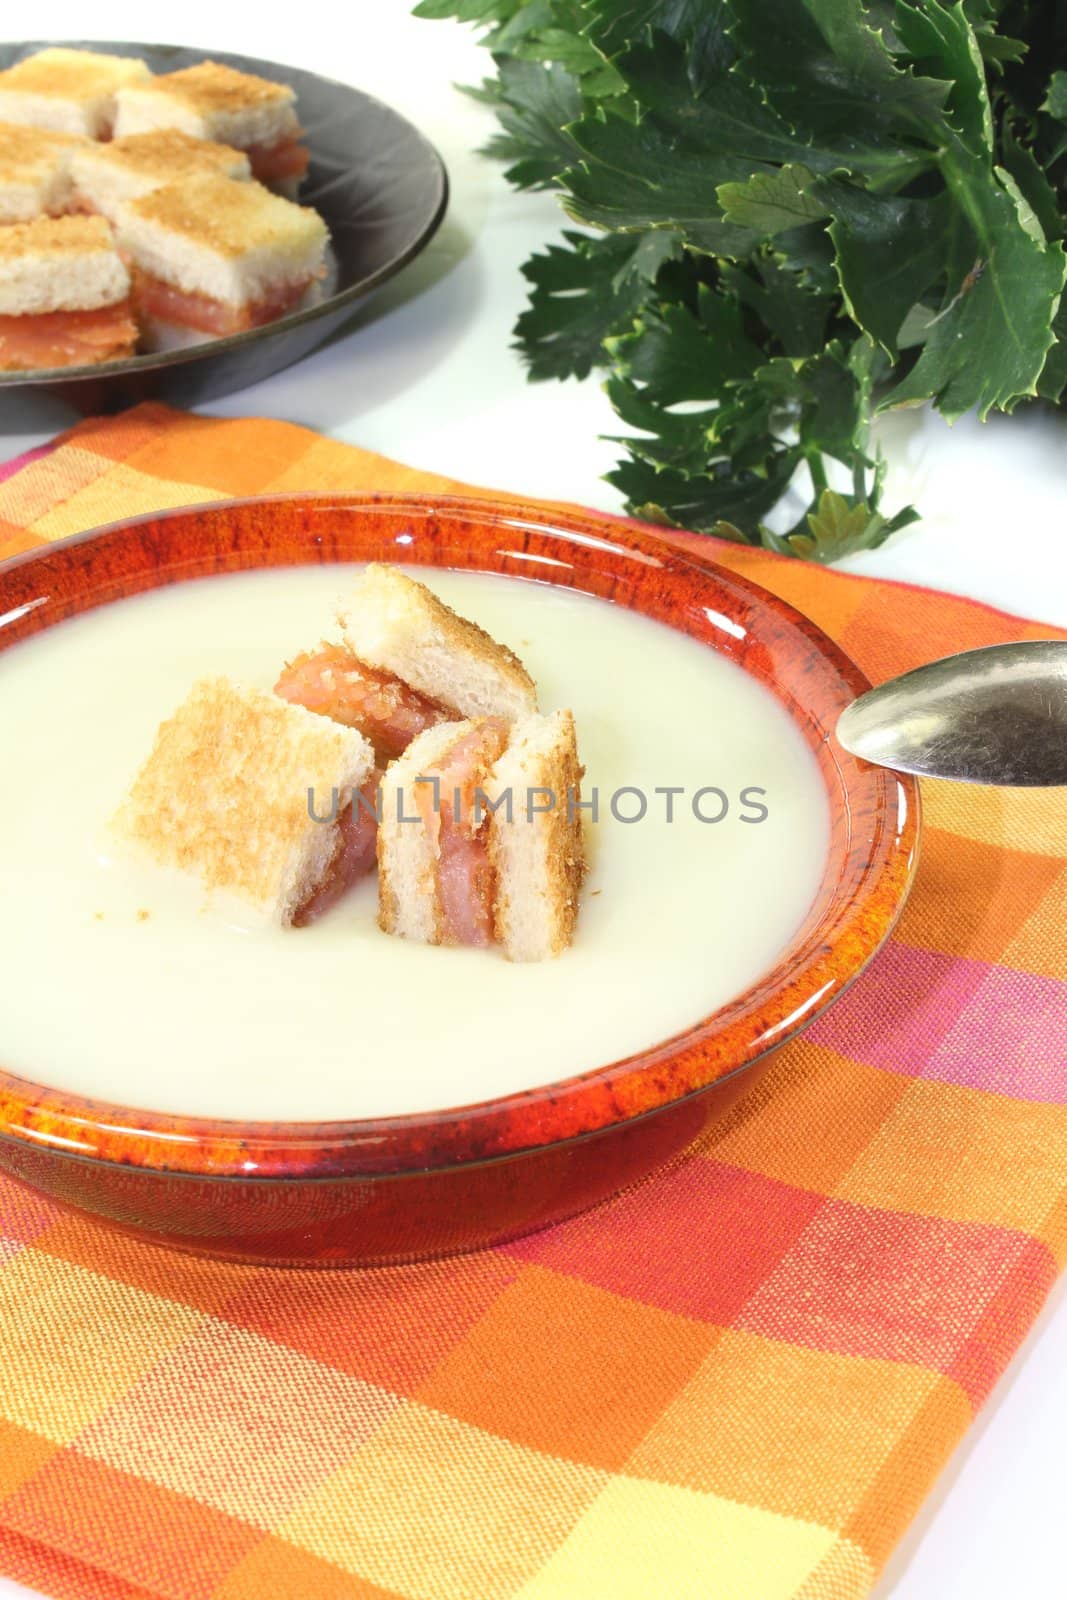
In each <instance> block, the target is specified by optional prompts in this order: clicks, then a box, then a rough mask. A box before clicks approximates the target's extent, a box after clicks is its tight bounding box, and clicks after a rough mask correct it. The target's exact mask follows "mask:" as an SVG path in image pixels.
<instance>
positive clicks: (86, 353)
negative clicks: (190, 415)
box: [0, 216, 137, 372]
mask: <svg viewBox="0 0 1067 1600" xmlns="http://www.w3.org/2000/svg"><path fill="white" fill-rule="evenodd" d="M136 346H137V324H136V323H135V322H134V320H133V317H132V315H131V312H130V279H129V274H128V273H127V271H126V268H125V266H124V265H123V263H122V259H121V257H120V256H119V253H118V251H117V250H116V249H115V243H114V240H113V239H112V237H111V230H110V228H109V227H108V225H107V223H106V222H105V221H104V219H103V217H76V216H71V217H38V218H36V219H35V220H34V221H33V222H16V223H13V224H12V225H11V226H10V227H7V228H0V368H3V369H5V370H6V371H9V372H10V371H19V372H32V371H37V370H42V369H46V368H52V367H71V366H87V365H94V364H96V363H97V362H100V361H114V360H118V359H119V358H121V357H123V356H129V355H132V354H133V353H134V350H135V349H136Z"/></svg>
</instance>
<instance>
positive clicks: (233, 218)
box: [116, 174, 329, 306]
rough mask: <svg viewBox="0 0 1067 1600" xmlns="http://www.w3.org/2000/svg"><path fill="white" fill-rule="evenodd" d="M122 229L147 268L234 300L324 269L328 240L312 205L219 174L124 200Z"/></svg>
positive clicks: (122, 237) (123, 239) (187, 287)
mask: <svg viewBox="0 0 1067 1600" xmlns="http://www.w3.org/2000/svg"><path fill="white" fill-rule="evenodd" d="M116 236H117V238H118V242H119V245H120V247H121V248H122V249H123V250H125V251H126V252H127V253H128V255H129V257H130V259H131V260H132V261H133V263H134V265H135V266H136V267H137V268H138V269H139V270H140V271H141V272H144V273H146V274H148V275H149V276H151V277H153V278H157V279H159V280H160V281H161V282H163V283H165V284H169V285H171V286H172V287H174V288H175V289H178V290H179V291H181V292H182V293H183V294H198V295H204V296H206V297H207V298H208V299H211V300H218V301H220V302H222V303H223V304H225V305H230V306H244V305H247V304H248V303H249V302H253V301H257V300H261V299H264V298H267V297H269V295H270V294H271V293H272V292H273V291H277V290H279V289H281V288H283V287H285V286H288V285H292V284H300V283H305V282H310V281H311V280H313V279H315V278H317V277H319V276H321V274H322V273H323V271H324V270H325V265H324V264H325V256H326V246H327V243H328V242H329V234H328V232H327V229H326V224H325V223H324V222H323V220H322V218H321V217H320V216H319V215H318V213H317V212H315V211H312V210H311V209H310V208H309V207H307V206H298V205H294V204H293V203H292V201H291V200H283V199H281V197H280V196H279V195H276V194H271V193H270V191H269V190H268V189H264V188H263V186H262V184H259V183H255V182H250V183H238V182H235V181H234V180H233V179H232V178H223V177H219V176H217V175H214V174H208V175H204V176H202V177H197V178H190V179H189V180H188V181H187V182H186V183H182V184H178V185H172V186H171V187H169V188H166V189H156V190H154V191H153V192H152V193H151V194H146V195H144V196H142V197H141V198H140V199H139V200H133V201H131V202H130V203H129V204H128V205H126V206H123V207H122V209H121V212H120V213H119V217H118V221H117V223H116Z"/></svg>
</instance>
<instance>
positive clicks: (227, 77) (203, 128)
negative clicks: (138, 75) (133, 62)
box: [115, 61, 300, 150]
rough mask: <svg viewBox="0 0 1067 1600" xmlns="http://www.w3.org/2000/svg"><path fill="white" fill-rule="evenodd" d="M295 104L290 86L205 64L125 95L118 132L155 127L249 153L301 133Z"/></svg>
mask: <svg viewBox="0 0 1067 1600" xmlns="http://www.w3.org/2000/svg"><path fill="white" fill-rule="evenodd" d="M295 102H296V96H295V94H294V93H293V91H292V89H290V88H289V86H288V84H283V83H273V82H271V81H270V80H269V79H267V78H259V77H256V76H255V75H254V74H253V73H250V72H238V71H237V70H236V69H235V68H234V67H227V66H223V65H222V64H221V63H219V62H217V61H202V62H200V64H199V65H198V66H195V67H183V68H182V69H181V71H180V72H165V73H161V74H160V75H159V76H158V77H156V78H153V79H152V80H151V82H150V83H145V84H135V85H132V86H131V87H130V88H128V89H126V90H124V91H123V92H122V93H121V94H120V95H119V100H118V116H117V121H116V126H115V133H116V135H117V137H119V138H124V137H125V136H126V134H129V133H147V132H150V131H151V130H152V129H155V128H180V129H181V130H182V132H183V133H188V134H191V135H192V137H193V138H194V139H215V140H217V141H218V142H219V143H220V144H229V145H235V146H236V147H237V148H238V149H241V150H248V149H250V148H252V146H254V145H266V146H270V145H275V144H279V143H281V142H282V141H283V140H285V139H290V138H295V137H296V136H297V135H298V134H299V132H300V125H299V123H298V122H297V119H296V111H295V109H294V108H295Z"/></svg>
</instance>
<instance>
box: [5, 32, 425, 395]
mask: <svg viewBox="0 0 1067 1600" xmlns="http://www.w3.org/2000/svg"><path fill="white" fill-rule="evenodd" d="M47 44H63V45H66V46H68V47H70V48H73V49H85V50H100V51H105V52H107V53H109V54H111V55H120V56H140V57H141V58H142V59H143V60H144V61H147V63H148V65H149V66H150V67H151V69H152V71H153V72H175V71H177V70H178V68H180V67H189V66H193V65H194V64H195V63H196V62H199V61H203V60H204V59H205V58H206V57H210V58H211V60H213V61H221V62H225V63H226V64H227V65H228V66H231V67H237V68H239V69H240V70H241V71H243V72H254V73H256V74H257V75H258V76H259V77H261V78H273V79H274V80H275V81H276V82H278V83H286V84H288V85H289V86H290V87H291V88H293V89H295V91H296V95H297V114H298V116H299V117H300V121H301V123H302V124H303V127H304V129H305V130H306V134H307V142H308V145H309V148H310V151H311V167H310V170H309V172H308V176H307V179H306V180H305V183H304V185H303V188H302V189H301V192H300V199H301V202H302V203H303V204H305V205H309V206H314V207H315V209H316V210H317V211H319V212H321V213H322V216H323V217H324V219H325V221H326V224H327V226H328V228H329V230H330V233H331V234H332V236H333V251H334V255H335V257H336V287H335V288H334V291H333V293H331V294H330V295H329V297H328V298H326V299H324V300H322V301H321V302H320V303H319V304H318V305H316V306H312V307H310V308H308V309H306V310H302V311H297V312H294V313H293V314H292V315H290V316H287V317H281V318H279V320H278V321H277V322H272V323H270V324H269V325H268V326H267V327H265V328H255V329H253V330H252V331H251V332H249V333H238V334H232V335H231V336H230V337H229V338H225V339H213V340H211V341H210V342H209V343H207V344H203V345H197V346H194V347H193V348H191V349H187V350H175V351H169V352H167V353H165V354H158V355H145V356H133V357H132V358H131V359H129V360H127V361H109V362H107V363H106V364H104V365H102V366H92V367H63V368H57V369H53V370H52V371H49V372H34V373H26V372H12V373H0V395H3V394H4V393H5V392H9V391H10V390H12V389H27V388H28V389H33V390H43V391H46V392H48V393H50V394H53V395H58V396H59V397H60V398H61V399H63V400H65V401H67V402H68V403H69V404H71V405H73V406H75V407H76V408H77V409H78V410H79V411H82V412H85V413H89V412H99V411H117V410H120V409H121V408H122V407H123V406H127V405H133V404H135V403H136V402H137V401H139V400H147V399H156V400H166V401H169V402H170V403H171V404H173V405H178V406H190V405H197V404H199V403H200V402H201V401H204V400H209V399H211V398H213V397H214V396H217V395H222V394H230V393H232V392H233V390H235V389H244V388H247V387H248V385H249V384H253V383H258V382H259V381H260V380H261V379H262V378H266V377H269V376H270V374H271V373H272V372H279V371H280V370H281V369H282V368H283V367H289V366H292V364H293V362H294V361H300V360H301V359H302V358H303V357H304V356H306V355H308V354H309V353H310V352H311V351H312V350H314V349H315V348H316V347H317V346H318V345H320V344H322V343H323V342H324V340H326V339H327V338H329V336H330V334H331V333H333V332H334V331H335V330H336V329H337V328H339V327H340V326H341V324H342V323H343V322H344V321H345V320H346V319H347V318H348V317H350V316H351V314H352V311H353V307H354V305H355V303H356V302H357V301H358V300H360V299H361V298H362V297H363V296H364V295H366V294H367V293H369V291H370V290H371V289H374V288H376V287H377V285H378V284H380V283H384V282H385V280H386V279H387V278H391V277H393V275H394V274H395V273H397V272H399V271H400V269H401V267H403V266H406V264H407V263H408V262H409V261H411V260H412V258H413V257H414V256H416V255H418V253H419V251H420V250H422V249H423V248H424V246H425V245H426V244H428V242H429V240H430V239H431V238H432V237H433V234H434V233H435V231H436V229H437V226H438V224H439V223H440V221H441V218H442V217H443V216H444V212H445V206H446V204H447V202H448V176H447V173H446V172H445V167H444V163H443V162H442V160H441V157H440V156H439V155H438V154H437V151H436V150H435V149H434V148H433V145H431V144H430V143H429V141H428V140H427V139H424V138H423V136H422V134H421V133H419V132H418V130H417V129H416V128H413V127H412V125H411V123H410V122H407V121H406V120H405V119H404V118H403V117H402V116H400V115H399V113H398V112H396V111H393V110H391V108H390V107H389V106H387V105H383V104H382V102H381V101H380V100H375V99H374V97H373V96H372V95H369V94H364V93H363V91H362V90H360V89H353V88H350V87H349V85H348V84H345V83H335V82H334V81H333V80H332V79H330V78H320V77H319V76H318V74H317V73H314V72H303V71H301V70H299V69H298V68H296V67H281V66H278V65H277V64H276V63H275V62H272V61H260V60H258V59H257V58H256V57H255V56H237V55H229V54H227V53H226V52H224V51H221V50H206V49H205V50H200V49H196V50H191V49H187V48H186V47H185V46H184V45H161V44H129V43H124V44H116V43H105V42H103V41H101V40H89V41H86V40H69V39H64V40H54V39H53V40H47V41H37V42H36V43H29V44H4V45H0V68H3V67H9V66H12V65H13V64H14V63H15V62H16V61H21V60H22V58H23V57H24V56H28V55H32V54H33V53H34V51H36V50H43V49H44V48H45V47H46V45H47Z"/></svg>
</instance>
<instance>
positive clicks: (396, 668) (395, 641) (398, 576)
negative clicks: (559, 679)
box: [339, 562, 537, 722]
mask: <svg viewBox="0 0 1067 1600" xmlns="http://www.w3.org/2000/svg"><path fill="white" fill-rule="evenodd" d="M339 620H340V623H341V628H342V630H343V632H344V636H345V643H346V644H347V645H348V648H349V649H350V650H351V651H352V652H353V653H354V654H355V655H357V656H359V658H360V660H361V661H365V662H366V663H367V664H368V666H371V667H379V668H382V669H384V670H385V671H386V672H392V673H394V674H395V675H396V676H397V677H398V678H403V680H404V682H405V683H410V684H411V686H412V688H413V689H417V690H418V691H419V693H420V694H424V695H427V696H428V697H429V698H430V699H431V700H436V701H437V702H438V703H439V704H441V705H444V706H448V707H450V708H451V709H453V710H455V711H456V712H458V714H459V715H460V716H462V717H502V718H503V719H504V720H505V721H506V722H513V721H514V720H515V719H516V717H522V716H528V715H529V714H530V712H532V711H536V710H537V690H536V688H535V686H534V682H533V679H532V678H531V677H530V674H529V673H528V672H527V671H526V668H525V667H524V666H523V664H522V662H521V661H520V660H519V658H518V656H517V655H515V654H514V653H513V652H512V651H511V650H509V649H508V648H507V646H506V645H502V644H499V643H498V642H497V641H496V640H495V639H492V638H490V636H489V634H487V633H486V632H485V631H484V630H483V629H482V628H479V627H478V626H477V624H476V623H473V622H469V621H468V620H467V619H466V618H465V617H461V616H459V615H458V614H457V613H456V612H455V611H453V610H452V609H451V607H449V606H446V605H445V603H444V601H443V600H439V599H438V597H437V596H436V595H435V594H434V593H433V591H432V590H430V589H428V588H427V587H426V585H425V584H423V583H419V582H418V580H417V579H415V578H412V577H410V576H409V575H408V574H407V573H406V572H403V571H401V570H400V568H398V567H390V566H384V565H381V564H380V563H377V562H374V563H372V564H371V565H370V566H368V567H367V569H366V571H365V572H364V573H363V575H362V577H361V578H360V579H359V581H358V582H357V584H356V585H355V588H354V589H353V590H352V592H351V593H350V594H349V596H348V597H347V599H346V600H345V602H344V603H343V604H342V606H341V610H340V617H339Z"/></svg>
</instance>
